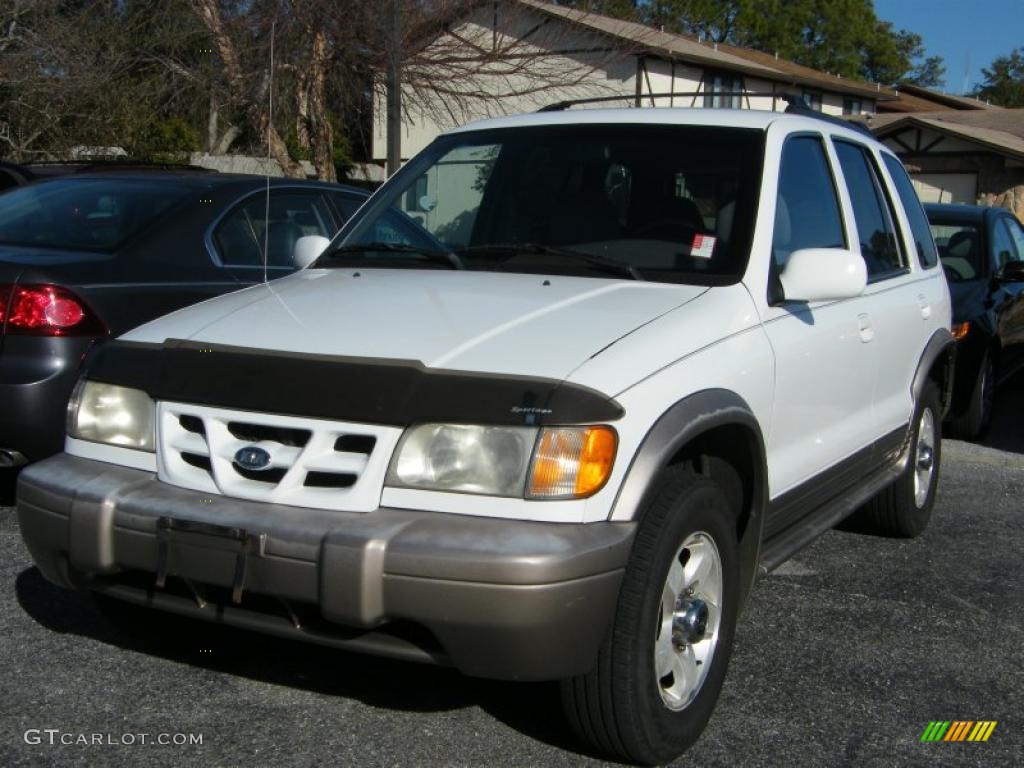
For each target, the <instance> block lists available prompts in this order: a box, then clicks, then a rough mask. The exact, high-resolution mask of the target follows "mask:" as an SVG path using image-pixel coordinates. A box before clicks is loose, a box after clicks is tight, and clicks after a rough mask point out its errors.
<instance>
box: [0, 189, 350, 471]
mask: <svg viewBox="0 0 1024 768" xmlns="http://www.w3.org/2000/svg"><path fill="white" fill-rule="evenodd" d="M266 189H267V180H266V179H265V178H264V177H258V176H240V175H228V174H217V173H209V172H199V171H166V170H161V171H123V170H119V171H111V172H97V173H86V174H74V175H70V176H63V177H60V178H56V179H52V180H48V181H42V182H36V183H33V184H28V185H26V186H22V187H19V188H17V189H12V190H9V191H8V192H6V193H5V194H3V195H2V196H0V468H9V467H17V466H20V465H22V464H25V463H27V462H29V461H35V460H38V459H41V458H43V457H45V456H49V455H50V454H53V453H56V452H58V451H60V450H61V448H62V446H63V439H64V437H63V435H64V411H65V405H66V403H67V401H68V397H69V395H70V393H71V390H72V388H73V387H74V384H75V381H76V379H77V376H78V367H79V364H80V362H81V360H82V358H83V356H84V355H85V354H86V352H87V351H88V350H89V348H90V347H91V346H92V345H94V344H96V343H98V342H101V341H103V340H104V339H107V338H109V337H113V336H117V335H119V334H121V333H123V332H125V331H127V330H129V329H131V328H133V327H135V326H137V325H140V324H142V323H144V322H146V321H148V320H151V319H153V318H156V317H159V316H160V315H164V314H167V313H168V312H171V311H172V310H176V309H179V308H181V307H184V306H186V305H188V304H192V303H194V302H197V301H201V300H203V299H207V298H210V297H212V296H216V295H218V294H222V293H226V292H228V291H234V290H238V289H240V288H244V287H246V286H248V285H252V284H253V283H255V282H258V281H262V280H263V279H264V273H265V272H266V275H267V277H268V278H274V277H280V276H281V275H284V274H288V273H289V272H292V271H293V270H294V268H295V267H294V265H293V262H292V250H293V246H294V245H295V243H296V241H297V240H298V239H299V238H300V237H303V236H307V235H319V236H322V237H328V238H329V237H331V236H333V235H334V233H335V232H337V230H338V229H340V227H341V225H342V224H343V223H344V221H345V220H346V219H347V218H348V217H349V216H351V215H352V213H354V212H355V210H356V209H357V208H358V207H359V206H360V205H361V204H362V202H363V201H364V200H365V199H366V197H367V193H366V192H364V191H363V190H360V189H356V188H352V187H343V186H339V185H336V184H324V183H318V182H306V181H295V180H286V179H274V180H271V182H270V194H269V202H268V197H267V194H266ZM268 211H269V220H268V218H267V213H268ZM268 221H269V228H268V227H267V223H268ZM265 246H266V252H267V254H268V264H267V267H266V270H264V259H263V253H264V247H265Z"/></svg>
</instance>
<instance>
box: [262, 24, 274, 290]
mask: <svg viewBox="0 0 1024 768" xmlns="http://www.w3.org/2000/svg"><path fill="white" fill-rule="evenodd" d="M276 27H277V20H274V21H272V22H270V82H269V83H268V86H267V193H266V196H265V200H264V206H263V284H264V285H268V284H269V283H270V281H269V280H268V279H267V262H268V261H269V260H270V164H271V162H273V155H274V153H273V151H272V146H271V138H270V137H271V132H272V131H273V130H274V32H275V31H276Z"/></svg>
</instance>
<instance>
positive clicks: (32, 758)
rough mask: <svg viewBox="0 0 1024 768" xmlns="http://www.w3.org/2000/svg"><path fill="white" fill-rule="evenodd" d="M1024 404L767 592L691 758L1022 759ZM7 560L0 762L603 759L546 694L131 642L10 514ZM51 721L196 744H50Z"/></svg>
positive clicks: (1017, 400)
mask: <svg viewBox="0 0 1024 768" xmlns="http://www.w3.org/2000/svg"><path fill="white" fill-rule="evenodd" d="M1022 405H1024V389H1021V388H1019V387H1018V388H1017V389H1016V390H1014V391H1013V392H1011V393H1009V396H1006V397H1004V398H1003V400H1002V401H1001V403H1000V413H997V420H996V427H995V428H994V429H993V432H992V434H991V436H990V438H989V439H988V441H987V445H984V446H977V445H969V444H966V443H960V442H956V441H946V442H945V443H944V457H943V461H944V465H943V473H942V479H941V483H940V487H939V497H938V502H937V505H936V508H935V514H934V517H933V518H932V523H931V525H930V527H929V528H928V530H927V531H926V532H925V533H924V534H923V535H922V536H921V537H919V538H918V539H915V540H913V541H894V540H887V539H882V538H876V537H870V536H863V535H858V534H853V533H844V532H830V533H828V534H827V535H825V536H824V537H822V538H821V539H820V540H818V541H817V542H815V543H814V544H813V545H811V546H810V547H808V548H807V549H805V550H804V551H803V552H801V553H800V554H799V555H798V556H797V557H796V558H795V559H794V560H791V561H789V562H788V563H786V564H785V565H784V566H783V567H782V568H780V569H779V570H778V571H776V572H775V573H774V574H772V575H771V576H769V577H767V578H765V579H763V580H762V581H761V582H760V583H759V584H758V585H757V587H756V588H755V590H754V593H753V595H752V599H751V602H750V603H749V607H748V609H747V612H746V613H745V615H744V616H743V617H742V618H741V620H740V624H739V629H738V634H737V647H736V651H735V653H734V656H733V661H732V665H731V668H730V671H729V675H728V678H727V680H726V685H725V689H724V691H723V694H722V697H721V699H720V701H719V704H718V708H717V710H716V712H715V714H714V716H713V717H712V720H711V723H710V724H709V726H708V729H707V731H706V732H705V734H704V736H703V737H702V738H701V740H700V741H699V742H698V743H697V744H696V745H695V747H694V748H693V749H691V750H690V752H688V753H687V755H686V760H685V762H688V763H692V764H704V765H742V766H758V765H779V766H782V765H785V766H805V765H806V766H820V765H842V764H851V765H852V764H856V765H886V766H888V765H922V766H925V765H928V766H934V765H978V766H981V765H984V766H994V765H1006V766H1011V765H1021V763H1022V758H1021V755H1024V650H1022V649H1024V619H1022V618H1021V617H1022V616H1024V568H1022V566H1021V553H1022V552H1024V526H1022V524H1021V523H1022V518H1024V504H1022V501H1021V498H1022V494H1024V424H1022V413H1024V408H1022ZM0 563H2V570H0V601H2V604H0V657H2V658H3V662H4V669H5V673H4V674H3V676H2V677H0V701H2V702H3V706H2V708H0V713H2V714H0V765H4V766H20V765H58V764H59V765H90V766H92V765H125V766H133V767H134V766H150V765H154V766H156V765H176V766H177V765H241V764H253V763H256V764H261V765H314V764H316V765H320V764H333V765H355V766H363V765H374V766H376V765H387V766H407V765H460V766H462V765H464V766H476V765H487V766H494V765H515V766H524V765H530V766H534V765H538V766H546V765H559V766H561V765H566V764H572V765H600V764H601V763H600V762H599V761H598V760H596V759H594V758H593V757H590V756H588V755H586V754H585V753H581V752H580V748H579V745H578V744H576V743H574V741H573V740H572V739H571V738H570V737H569V736H568V735H567V732H566V730H565V729H564V727H563V725H562V722H561V714H560V711H559V708H558V704H557V690H556V688H555V687H554V686H552V685H524V684H512V683H495V682H488V681H481V680H472V679H468V678H465V677H462V676H460V675H458V674H456V673H454V672H452V671H449V670H442V669H435V668H430V667H422V666H417V665H412V664H405V663H400V662H392V661H385V660H379V659H374V658H369V657H362V656H356V655H350V654H345V653H339V652H333V651H329V650H325V649H320V648H316V647H311V646H305V645H300V644H296V643H291V642H283V641H279V640H274V639H269V638H264V637H260V636H257V635H252V634H248V633H244V632H241V631H233V630H226V629H220V628H207V627H205V626H198V627H195V626H190V627H189V628H188V630H187V631H183V632H177V633H173V634H166V633H165V634H163V635H159V633H158V636H159V639H156V636H154V635H153V634H151V635H150V639H148V640H142V641H138V640H130V639H129V638H127V637H125V636H123V635H121V634H118V632H117V631H116V630H114V629H113V628H111V627H110V626H109V625H108V624H106V623H105V622H104V620H103V619H102V618H101V616H100V615H99V614H98V613H97V612H96V611H95V609H94V608H93V607H92V604H91V603H90V602H89V601H88V600H87V599H86V598H84V597H83V596H80V595H77V594H73V593H68V592H64V591H62V590H59V589H57V588H55V587H52V586H50V585H49V584H48V583H46V582H45V581H44V580H43V579H42V578H41V577H40V575H39V573H38V571H36V570H35V568H34V567H33V566H32V563H31V560H30V558H29V556H28V554H27V552H26V550H25V548H24V545H23V544H22V542H21V538H20V536H19V535H18V526H17V520H16V518H15V516H14V513H13V510H12V509H11V508H0ZM940 719H941V720H958V719H966V720H996V721H998V725H997V726H996V728H995V731H994V732H993V733H992V736H991V738H990V740H989V741H988V742H987V743H981V744H974V743H958V744H953V743H937V744H922V743H921V742H920V741H919V739H920V736H921V733H922V732H923V730H924V728H925V726H926V725H927V724H928V722H929V721H930V720H940ZM29 729H38V730H39V731H40V732H41V733H40V734H39V738H40V740H41V741H42V743H40V744H27V743H26V739H25V733H26V731H27V730H29ZM45 729H59V730H60V732H61V734H66V736H65V738H68V736H67V735H70V736H73V737H78V735H79V734H86V735H87V738H92V736H91V735H92V734H102V735H103V736H102V738H104V739H106V738H107V735H108V734H109V735H110V736H111V737H112V738H113V739H114V740H127V738H131V737H130V736H128V737H127V738H126V737H125V735H126V734H128V735H131V734H147V741H150V742H151V741H153V740H155V739H157V737H158V735H159V734H179V733H184V734H191V735H193V736H195V735H201V738H202V743H201V744H199V745H197V744H192V745H181V746H173V745H169V746H160V745H156V744H151V743H147V744H144V745H143V744H140V743H138V742H139V741H140V737H139V736H137V735H136V736H135V737H134V738H135V741H136V744H134V745H125V744H115V745H109V744H71V745H59V744H57V745H50V744H49V743H48V741H47V740H48V739H49V736H48V735H47V734H46V733H45ZM31 736H32V734H30V738H31ZM55 738H57V739H58V740H59V736H57V737H55ZM681 762H684V761H681Z"/></svg>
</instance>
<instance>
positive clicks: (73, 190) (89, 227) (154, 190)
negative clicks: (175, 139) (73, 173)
mask: <svg viewBox="0 0 1024 768" xmlns="http://www.w3.org/2000/svg"><path fill="white" fill-rule="evenodd" d="M189 195H190V188H189V187H188V186H186V185H184V184H175V183H172V182H166V181H160V182H157V181H155V180H153V179H93V178H90V179H84V178H80V179H73V178H72V179H58V180H54V181H45V182H40V183H37V184H30V185H29V186H26V187H21V188H20V189H15V190H12V191H10V192H7V193H5V194H4V195H2V196H0V243H4V244H11V245H34V246H40V247H43V248H66V249H69V250H79V249H81V250H87V251H113V250H116V249H117V248H118V246H120V244H121V243H123V242H124V241H125V240H127V239H128V238H129V237H131V236H132V235H134V234H135V233H137V232H140V231H142V230H143V229H144V228H145V227H146V226H148V225H149V224H150V223H151V222H153V221H154V220H155V219H156V218H157V217H158V216H160V215H161V214H162V213H164V212H165V211H166V210H168V209H169V208H170V207H171V206H173V205H175V204H177V203H178V202H180V201H182V200H184V199H186V198H188V197H189Z"/></svg>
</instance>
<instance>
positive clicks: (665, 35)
mask: <svg viewBox="0 0 1024 768" xmlns="http://www.w3.org/2000/svg"><path fill="white" fill-rule="evenodd" d="M516 1H517V2H519V3H520V4H521V5H524V6H526V7H529V8H532V9H534V10H536V11H539V12H541V13H545V14H548V15H549V16H553V17H556V18H559V19H562V20H565V21H569V22H571V23H573V24H577V25H579V26H582V27H585V28H587V29H589V30H591V31H594V32H598V33H599V34H602V35H606V36H610V37H614V38H616V39H618V40H621V41H624V42H627V43H629V44H630V45H632V46H634V47H636V48H638V49H640V50H642V51H644V52H646V53H649V54H652V55H656V56H661V57H664V58H667V59H676V60H684V61H690V62H696V63H698V64H701V65H702V66H709V67H720V68H723V69H729V70H735V71H739V72H742V73H744V74H748V75H751V76H754V77H761V78H764V79H765V80H769V81H773V82H778V83H784V84H786V85H799V86H809V87H812V88H820V89H825V90H830V91H838V92H840V93H850V94H856V95H859V96H863V97H867V98H872V99H878V100H886V99H895V98H896V92H895V91H894V90H892V89H891V88H886V87H884V86H879V85H877V84H873V83H865V82H862V81H860V80H851V79H850V78H845V77H840V76H837V75H830V74H826V73H825V72H820V71H818V70H816V69H811V68H810V67H805V66H802V65H800V64H796V63H795V62H792V61H787V60H786V59H780V58H776V57H775V56H773V55H771V54H767V53H761V52H760V51H754V50H752V49H750V48H740V47H737V46H732V45H724V44H720V43H702V42H700V41H699V40H697V39H696V38H694V37H691V36H689V35H677V34H673V33H670V32H663V31H661V30H658V29H654V28H653V27H648V26H646V25H645V24H638V23H636V22H633V21H623V20H621V19H614V18H612V17H610V16H603V15H601V14H598V13H589V12H583V11H578V10H575V9H573V8H566V7H564V6H560V5H552V4H551V3H548V2H544V0H516Z"/></svg>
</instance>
